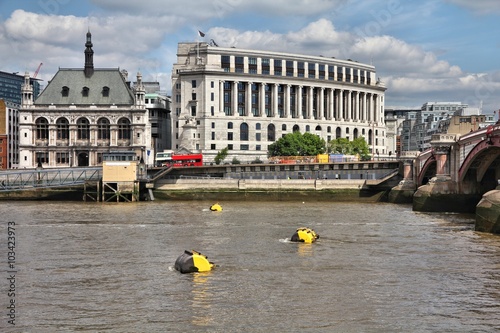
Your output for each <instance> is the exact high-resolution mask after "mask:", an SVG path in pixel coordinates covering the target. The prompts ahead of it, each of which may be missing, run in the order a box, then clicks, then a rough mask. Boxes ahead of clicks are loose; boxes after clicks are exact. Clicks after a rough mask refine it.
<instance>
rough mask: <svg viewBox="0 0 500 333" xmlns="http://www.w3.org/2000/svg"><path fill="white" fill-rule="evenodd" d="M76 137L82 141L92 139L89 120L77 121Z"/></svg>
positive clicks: (80, 119)
mask: <svg viewBox="0 0 500 333" xmlns="http://www.w3.org/2000/svg"><path fill="white" fill-rule="evenodd" d="M76 136H77V139H80V140H88V139H90V123H89V121H88V119H87V118H79V119H78V120H77V121H76Z"/></svg>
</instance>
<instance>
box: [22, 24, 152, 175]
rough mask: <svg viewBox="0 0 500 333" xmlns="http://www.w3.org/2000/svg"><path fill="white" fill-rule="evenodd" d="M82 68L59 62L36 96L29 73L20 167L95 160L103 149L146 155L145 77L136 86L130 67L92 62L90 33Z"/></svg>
mask: <svg viewBox="0 0 500 333" xmlns="http://www.w3.org/2000/svg"><path fill="white" fill-rule="evenodd" d="M85 47H86V49H85V66H84V68H83V69H82V68H78V69H75V68H61V69H59V71H58V72H57V73H56V74H55V76H54V77H53V78H52V80H50V82H49V83H48V85H47V87H46V88H45V89H44V90H43V92H42V93H41V94H40V95H39V96H38V97H37V98H36V99H34V94H33V86H32V85H31V82H30V77H29V74H28V73H26V75H25V83H24V85H23V86H22V89H21V93H22V102H21V108H20V111H19V138H20V139H19V140H20V144H19V167H26V168H31V167H36V166H37V165H41V166H43V167H65V166H68V167H69V166H95V165H100V164H101V163H102V157H103V154H105V153H108V152H113V151H133V152H135V153H136V155H137V157H138V158H141V157H142V158H144V159H145V160H146V163H150V164H152V163H153V157H151V161H147V159H148V157H149V156H148V154H147V152H148V151H149V150H151V126H150V125H149V122H148V111H147V109H146V105H145V94H146V92H145V89H144V87H143V85H142V77H141V75H140V74H139V73H138V74H137V84H136V85H135V87H134V89H132V88H131V87H130V82H128V81H127V77H126V72H125V71H120V70H119V69H118V68H102V69H100V68H94V62H93V54H94V51H93V50H92V40H91V34H90V32H88V33H87V39H86V43H85Z"/></svg>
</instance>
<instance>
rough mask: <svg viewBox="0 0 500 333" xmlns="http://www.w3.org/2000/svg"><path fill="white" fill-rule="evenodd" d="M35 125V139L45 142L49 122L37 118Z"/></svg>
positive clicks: (47, 136)
mask: <svg viewBox="0 0 500 333" xmlns="http://www.w3.org/2000/svg"><path fill="white" fill-rule="evenodd" d="M35 124H36V138H37V139H40V140H47V139H48V138H49V122H48V121H47V119H45V118H38V119H37V120H36V122H35Z"/></svg>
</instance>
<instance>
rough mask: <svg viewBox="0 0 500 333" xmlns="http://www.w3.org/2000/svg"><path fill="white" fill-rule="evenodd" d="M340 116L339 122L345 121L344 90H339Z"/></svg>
mask: <svg viewBox="0 0 500 333" xmlns="http://www.w3.org/2000/svg"><path fill="white" fill-rule="evenodd" d="M338 114H339V120H340V121H343V120H344V90H343V89H340V90H339V109H338Z"/></svg>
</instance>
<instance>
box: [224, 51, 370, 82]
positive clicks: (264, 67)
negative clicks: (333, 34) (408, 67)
mask: <svg viewBox="0 0 500 333" xmlns="http://www.w3.org/2000/svg"><path fill="white" fill-rule="evenodd" d="M244 58H245V57H243V56H235V57H234V66H235V72H236V73H245V68H244V63H245V61H244ZM283 63H285V67H283ZM271 64H272V66H271ZM306 64H307V66H306ZM271 67H272V69H273V72H274V75H276V76H283V75H285V76H289V77H293V76H295V75H294V72H295V71H296V73H297V74H296V76H297V77H305V75H306V72H305V68H307V70H308V73H307V77H308V78H310V79H315V78H316V77H317V78H318V79H320V80H324V79H325V78H326V75H327V74H328V80H335V77H336V80H337V81H341V82H343V81H344V80H345V81H347V82H351V80H353V81H354V82H361V83H365V79H366V84H368V85H370V84H371V74H372V72H370V71H366V70H361V69H359V68H352V67H346V66H335V65H326V64H321V63H307V62H303V61H293V60H282V59H269V58H261V71H262V73H261V74H263V75H270V74H271ZM221 68H222V69H223V70H224V71H225V72H230V70H231V56H229V55H222V56H221ZM248 73H249V74H258V72H257V58H256V57H248Z"/></svg>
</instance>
